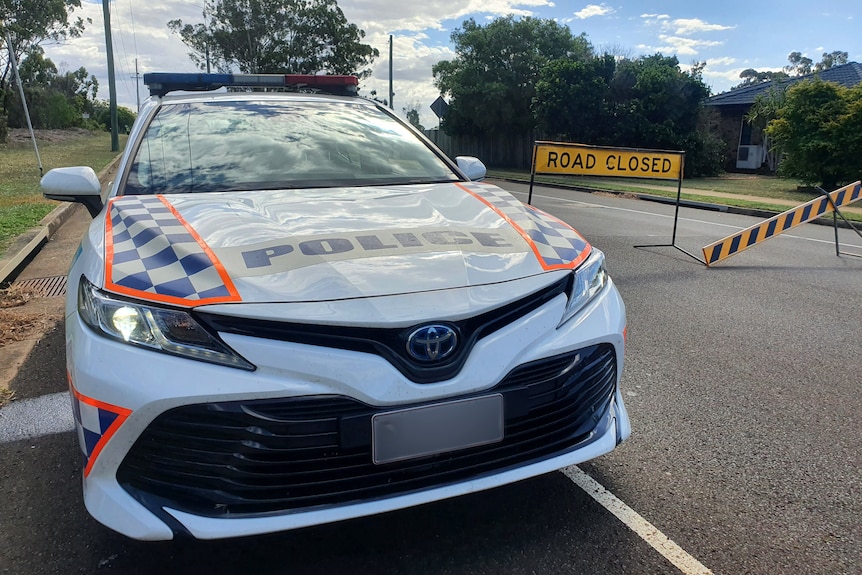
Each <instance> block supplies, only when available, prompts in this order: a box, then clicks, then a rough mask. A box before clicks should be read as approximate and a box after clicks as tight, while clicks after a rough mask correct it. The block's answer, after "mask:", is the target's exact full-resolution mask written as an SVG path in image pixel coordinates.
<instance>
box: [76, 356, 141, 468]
mask: <svg viewBox="0 0 862 575" xmlns="http://www.w3.org/2000/svg"><path fill="white" fill-rule="evenodd" d="M66 377H67V379H68V380H69V393H70V396H71V398H72V411H73V412H74V415H75V427H76V429H77V431H78V441H79V443H80V445H81V451H83V452H84V457H86V459H87V462H86V464H85V465H84V477H87V476H88V475H89V474H90V471H91V470H92V469H93V464H95V462H96V459H98V457H99V454H100V453H101V452H102V449H103V448H104V447H105V445H106V444H107V443H108V441H110V440H111V437H113V436H114V434H115V433H116V432H117V430H118V429H119V428H120V427H121V426H122V425H123V423H125V421H126V419H127V418H128V417H129V416H130V415H131V414H132V410H130V409H126V408H125V407H119V406H116V405H111V404H110V403H105V402H104V401H99V400H98V399H93V398H92V397H87V396H86V395H83V394H82V393H81V392H79V391H78V390H77V389H75V385H74V384H73V383H72V376H71V374H69V372H66Z"/></svg>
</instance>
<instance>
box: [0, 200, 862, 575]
mask: <svg viewBox="0 0 862 575" xmlns="http://www.w3.org/2000/svg"><path fill="white" fill-rule="evenodd" d="M503 185H504V187H507V188H509V189H512V190H514V191H518V192H523V191H525V190H526V187H525V186H520V185H517V184H503ZM522 198H524V199H525V198H526V195H525V194H524V195H523V196H522ZM533 203H534V204H535V205H537V206H539V207H541V208H543V209H545V210H546V211H549V212H551V213H553V214H555V215H556V216H557V217H560V218H561V219H564V220H566V221H568V222H570V223H572V224H573V225H575V227H577V228H578V229H579V230H580V231H581V232H582V233H583V234H584V235H585V236H586V237H587V238H588V239H589V240H590V241H591V242H592V243H593V244H594V245H595V246H597V247H599V248H600V249H602V250H603V251H605V253H606V254H607V256H608V268H609V271H610V273H611V275H612V277H613V278H614V281H615V282H616V283H617V285H618V287H619V289H620V291H621V292H622V294H623V297H624V299H625V301H626V305H627V310H628V326H629V327H628V338H629V339H628V342H629V347H628V350H627V354H626V367H625V371H624V376H623V386H624V393H625V398H626V402H627V406H628V409H629V414H630V415H631V418H632V425H633V435H632V438H631V439H630V440H629V441H628V442H626V443H625V444H623V445H621V446H620V447H619V448H618V449H617V450H616V451H614V452H613V453H612V454H610V455H607V456H604V457H602V458H599V459H597V460H595V461H593V462H590V463H587V464H584V465H582V466H581V468H582V469H583V470H584V471H586V472H587V473H588V474H589V475H590V476H592V477H593V478H595V479H596V480H597V481H599V482H600V483H601V484H602V485H604V486H605V487H606V488H607V489H609V490H610V491H611V492H612V493H613V494H615V495H616V496H617V497H619V498H620V499H621V500H622V501H624V502H625V503H626V504H627V505H628V506H629V507H631V508H632V509H633V510H634V511H636V512H637V513H639V514H640V515H641V516H643V517H644V518H645V519H647V520H648V521H650V522H651V523H652V525H654V526H655V527H656V528H657V529H658V530H660V531H661V533H663V534H664V535H666V536H667V537H668V538H669V539H671V540H672V541H674V542H675V543H676V544H678V545H679V546H680V547H681V548H682V549H683V550H684V551H685V552H687V553H688V554H690V555H691V556H692V557H694V558H696V559H697V560H698V561H700V562H701V563H702V564H703V565H705V566H706V567H707V568H709V569H710V570H712V572H714V573H723V574H741V573H763V574H780V573H788V574H790V573H792V574H800V573H818V574H819V573H823V574H841V573H847V574H855V573H862V554H860V549H862V522H860V520H859V517H860V516H862V473H860V448H862V437H860V436H862V425H860V415H859V414H860V413H862V399H860V393H859V392H860V387H862V385H860V382H862V353H860V352H862V343H860V342H862V321H860V320H862V258H854V257H850V256H842V257H837V256H836V255H835V248H834V244H833V243H831V242H832V241H833V239H832V234H833V232H832V229H831V228H827V227H821V226H813V225H806V226H802V227H801V228H797V229H796V230H793V231H792V232H790V233H789V234H790V235H789V236H781V237H778V238H775V239H772V240H770V241H768V242H766V243H765V244H763V245H758V246H755V247H753V248H751V249H750V250H748V251H746V252H744V253H742V254H739V255H737V256H735V257H733V258H731V259H729V260H727V261H726V262H724V263H721V264H719V265H718V266H716V267H714V268H709V269H708V268H706V267H704V266H703V265H702V264H699V263H698V262H696V261H694V260H693V259H691V258H689V257H688V256H686V255H685V254H684V253H682V252H681V251H678V250H676V249H674V248H672V247H653V248H634V247H633V246H634V245H636V244H652V243H668V242H669V241H670V236H671V230H672V224H673V219H672V214H673V208H672V206H667V205H663V204H653V203H649V202H644V201H635V200H627V199H622V198H618V197H603V196H598V195H587V194H583V193H575V192H567V191H564V190H557V189H551V188H537V190H536V192H535V195H534V201H533ZM680 216H681V219H680V222H679V229H678V233H677V244H678V245H680V246H682V247H684V248H685V249H687V250H688V251H691V252H694V253H699V248H700V247H701V246H703V245H706V244H707V243H710V242H712V241H714V240H717V239H719V238H721V237H723V236H725V235H728V234H730V233H732V232H733V231H736V230H738V229H739V228H743V227H747V226H749V225H751V224H753V223H756V221H757V220H756V219H754V218H748V217H744V216H734V215H729V214H724V213H718V212H709V211H702V210H692V209H685V208H684V209H682V211H681V213H680ZM841 238H842V241H843V242H846V244H847V245H844V246H842V250H843V251H847V252H850V251H854V252H855V253H858V254H862V239H860V238H858V237H856V236H855V235H854V234H852V232H850V231H848V230H841ZM851 244H852V245H853V246H855V247H851ZM70 256H71V254H70ZM62 271H65V270H62ZM62 271H58V273H62ZM63 362H64V358H63V340H62V333H61V332H60V331H59V330H58V331H56V332H54V333H51V334H49V335H48V337H46V338H45V339H44V340H43V341H42V342H41V343H40V344H39V345H38V346H37V348H36V350H35V351H34V353H33V355H31V357H30V359H29V361H28V363H27V365H25V367H24V369H23V370H22V372H21V374H20V375H19V377H18V378H17V379H16V380H15V381H14V382H13V388H14V389H15V390H16V394H17V395H18V397H32V396H38V395H41V394H44V393H52V392H60V391H63V390H64V389H65V382H64V368H63ZM75 441H76V440H75V438H74V436H73V434H72V433H61V434H55V435H50V436H45V437H40V438H36V439H30V440H24V441H15V442H8V443H2V444H0V461H2V462H3V465H2V466H0V493H2V494H3V496H4V497H3V504H2V505H0V573H16V574H17V573H27V574H30V573H32V574H42V573H45V574H48V573H156V572H160V573H164V574H168V573H184V574H196V573H213V572H215V573H248V572H254V573H297V574H301V573H327V574H332V575H338V574H351V575H356V574H358V573H405V574H437V573H459V574H460V573H495V574H496V573H525V574H526V573H603V574H615V573H634V574H641V573H679V570H678V569H677V568H676V567H674V566H673V565H672V564H671V563H670V562H669V561H668V560H667V559H665V558H664V557H663V556H662V555H660V554H659V553H658V552H657V551H656V550H655V549H653V548H652V547H651V546H650V545H649V544H647V542H646V541H645V540H643V539H642V538H641V537H640V536H639V535H637V534H635V533H634V532H633V531H632V530H630V529H629V528H628V527H626V526H625V525H624V524H623V523H622V522H620V520H619V519H617V518H616V517H615V516H614V515H612V514H611V513H610V512H609V511H607V510H606V509H605V508H604V507H602V506H601V505H599V504H598V503H597V502H595V501H594V500H593V499H592V498H590V497H589V495H588V494H587V493H586V492H584V491H583V490H582V489H580V488H579V487H578V486H576V485H575V484H574V483H572V482H571V481H570V480H569V479H568V478H567V477H566V476H564V475H563V474H562V473H552V474H549V475H546V476H543V477H540V478H537V479H533V480H530V481H526V482H522V483H519V484H516V485H511V486H507V487H504V488H500V489H496V490H493V491H489V492H485V493H480V494H476V495H472V496H467V497H462V498H459V499H456V500H452V501H447V502H442V503H436V504H431V505H426V506H424V507H420V508H416V509H410V510H405V511H398V512H394V513H390V514H386V515H382V516H378V517H372V518H365V519H358V520H353V521H349V522H344V523H340V524H335V525H328V526H322V527H315V528H309V529H304V530H300V531H294V532H288V533H281V534H275V535H269V536H265V537H258V538H250V539H238V540H232V541H222V542H189V541H177V542H167V543H140V542H135V541H130V540H127V539H125V538H123V537H122V536H120V535H117V534H114V533H113V532H111V531H110V530H108V529H106V528H104V527H102V526H100V525H99V524H98V523H96V522H95V521H94V520H92V519H90V518H89V516H88V515H87V514H86V512H85V510H84V508H83V504H82V502H81V498H80V485H79V482H80V461H79V459H78V458H79V456H78V451H77V446H76V445H75Z"/></svg>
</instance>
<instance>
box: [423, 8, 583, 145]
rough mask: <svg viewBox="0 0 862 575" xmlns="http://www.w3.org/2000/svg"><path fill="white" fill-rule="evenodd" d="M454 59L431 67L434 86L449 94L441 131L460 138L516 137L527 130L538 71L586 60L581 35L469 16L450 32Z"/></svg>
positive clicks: (537, 22)
mask: <svg viewBox="0 0 862 575" xmlns="http://www.w3.org/2000/svg"><path fill="white" fill-rule="evenodd" d="M451 38H452V42H453V44H454V45H455V58H454V59H453V60H446V61H442V62H438V63H437V64H435V65H434V66H433V68H432V72H433V74H434V84H435V85H436V86H437V88H438V89H439V90H440V92H441V93H442V94H443V95H449V96H450V103H449V105H450V107H449V110H448V112H447V113H446V116H445V117H444V118H443V122H442V126H443V128H444V130H445V131H446V132H447V133H449V134H452V135H460V134H503V133H505V134H519V133H526V132H529V131H531V130H532V129H533V117H532V114H531V112H530V106H531V103H532V101H533V97H534V96H535V86H536V82H537V81H538V79H539V76H540V73H541V70H542V68H543V67H544V66H545V65H547V64H548V63H549V62H551V61H553V60H558V59H560V58H569V59H572V60H584V59H586V58H588V57H590V56H592V46H591V45H590V43H589V42H588V41H587V39H586V36H585V35H583V34H582V35H580V36H573V35H572V33H571V31H570V30H569V28H568V27H567V26H565V25H562V24H559V23H557V22H555V21H553V20H545V19H537V18H529V17H527V18H521V19H515V17H514V16H508V17H505V18H497V19H495V20H493V21H492V22H490V23H489V24H487V25H486V26H481V25H479V24H477V23H476V22H475V20H473V19H472V18H471V19H469V20H465V21H464V22H463V23H462V25H461V27H460V28H458V29H456V30H455V31H454V32H452V36H451Z"/></svg>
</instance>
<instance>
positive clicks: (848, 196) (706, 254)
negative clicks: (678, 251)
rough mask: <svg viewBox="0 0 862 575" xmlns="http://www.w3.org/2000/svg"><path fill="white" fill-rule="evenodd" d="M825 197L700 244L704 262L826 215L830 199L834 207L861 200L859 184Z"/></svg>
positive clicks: (714, 259)
mask: <svg viewBox="0 0 862 575" xmlns="http://www.w3.org/2000/svg"><path fill="white" fill-rule="evenodd" d="M829 198H832V202H830V201H829ZM829 198H827V197H826V196H823V197H820V198H816V199H813V200H811V201H810V202H806V203H804V204H802V205H801V206H797V207H795V208H793V209H790V210H787V211H786V212H784V213H781V214H778V215H777V216H773V217H771V218H769V219H768V220H764V221H762V222H761V223H759V224H757V225H754V226H751V227H750V228H746V229H744V230H742V231H741V232H737V233H735V234H733V235H730V236H727V237H726V238H724V239H721V240H718V241H717V242H714V243H711V244H709V245H708V246H704V247H703V259H704V263H706V265H707V266H710V265H712V264H714V263H717V262H720V261H721V260H723V259H726V258H729V257H730V256H732V255H734V254H738V253H739V252H741V251H743V250H746V249H748V248H750V247H751V246H753V245H755V244H758V243H760V242H763V241H765V240H768V239H769V238H773V237H775V236H777V235H779V234H781V233H784V232H786V231H787V230H789V229H791V228H794V227H796V226H798V225H800V224H804V223H806V222H810V221H811V220H814V219H817V218H819V217H820V216H822V215H824V214H828V213H829V212H832V211H834V209H835V208H834V207H833V202H834V206H836V207H838V208H840V207H842V206H846V205H847V204H850V203H852V202H855V201H856V200H859V199H862V186H861V185H860V182H855V183H853V184H849V185H847V186H844V187H843V188H839V189H837V190H835V191H834V192H831V193H830V194H829Z"/></svg>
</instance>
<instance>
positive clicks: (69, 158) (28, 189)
mask: <svg viewBox="0 0 862 575" xmlns="http://www.w3.org/2000/svg"><path fill="white" fill-rule="evenodd" d="M11 132H12V133H11V134H10V137H9V142H8V143H6V144H0V256H2V255H3V254H4V252H5V251H6V250H7V249H8V248H9V245H10V244H11V243H12V240H14V239H15V238H16V237H17V236H18V235H19V234H21V233H23V232H25V231H26V230H28V229H29V228H31V227H33V226H35V225H37V224H38V223H39V220H41V219H42V218H43V217H45V215H47V214H48V213H49V212H50V211H51V210H53V209H54V208H55V207H57V205H58V204H59V202H55V201H52V200H46V199H44V198H43V197H42V194H41V193H40V191H39V179H40V175H39V164H38V162H37V161H36V153H35V151H34V150H33V143H32V141H31V140H30V138H29V134H28V133H27V131H26V130H12V131H11ZM37 144H38V146H39V154H40V155H41V157H42V166H43V168H44V171H45V172H46V173H47V171H48V170H50V169H51V168H59V167H62V166H90V167H91V168H93V169H94V170H96V172H98V171H99V170H101V169H102V168H104V167H105V166H106V165H108V163H109V162H110V161H111V160H112V159H113V158H114V157H115V156H116V155H117V152H112V151H111V135H110V134H109V133H108V132H88V131H86V130H63V131H60V130H51V131H37ZM123 145H125V136H123V135H121V136H120V147H121V149H122V146H123Z"/></svg>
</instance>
